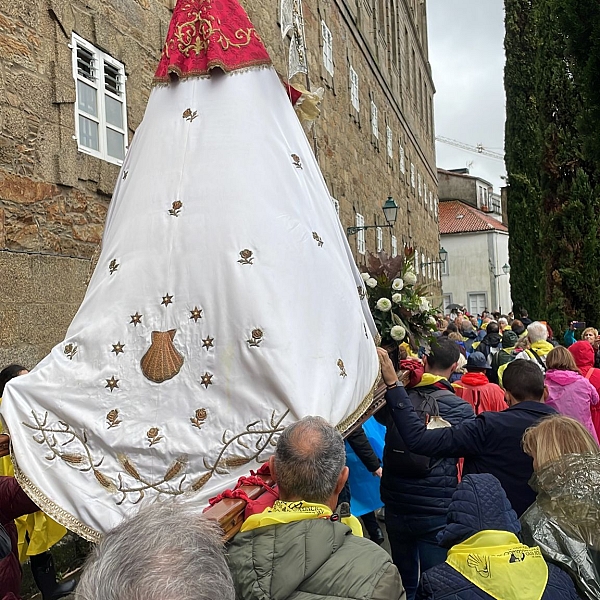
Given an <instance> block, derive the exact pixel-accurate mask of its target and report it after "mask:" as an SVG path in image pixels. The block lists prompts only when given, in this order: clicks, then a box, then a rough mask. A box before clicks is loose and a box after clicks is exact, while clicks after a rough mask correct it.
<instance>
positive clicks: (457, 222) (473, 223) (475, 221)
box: [440, 200, 508, 235]
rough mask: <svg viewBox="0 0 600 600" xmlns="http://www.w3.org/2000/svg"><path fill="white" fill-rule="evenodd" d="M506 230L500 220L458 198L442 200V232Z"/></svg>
mask: <svg viewBox="0 0 600 600" xmlns="http://www.w3.org/2000/svg"><path fill="white" fill-rule="evenodd" d="M493 230H496V231H506V232H508V228H507V227H505V226H504V225H503V224H502V223H501V222H500V221H498V220H496V219H494V218H493V217H490V216H489V215H488V214H486V213H484V212H482V211H480V210H477V209H476V208H473V207H472V206H468V205H467V204H464V203H463V202H458V201H457V200H450V201H449V202H440V233H441V234H442V235H444V234H448V233H469V232H475V231H493Z"/></svg>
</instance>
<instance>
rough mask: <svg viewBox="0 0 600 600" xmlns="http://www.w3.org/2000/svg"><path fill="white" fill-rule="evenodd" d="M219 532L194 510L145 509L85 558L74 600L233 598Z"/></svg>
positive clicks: (183, 507) (160, 506) (183, 506)
mask: <svg viewBox="0 0 600 600" xmlns="http://www.w3.org/2000/svg"><path fill="white" fill-rule="evenodd" d="M222 536H223V532H222V530H221V528H220V527H219V525H218V524H217V523H216V522H213V521H209V520H208V519H206V518H204V517H202V512H201V510H200V509H198V507H195V506H192V505H190V504H176V503H173V502H169V503H163V504H153V505H151V506H149V507H147V508H143V509H142V510H140V512H139V513H138V514H137V515H136V516H134V517H133V518H131V519H129V520H127V521H123V523H121V524H120V525H118V526H117V527H115V528H114V529H113V530H112V531H110V532H109V533H107V534H106V535H105V536H104V538H103V539H102V541H101V542H100V544H99V545H98V546H96V548H95V549H94V551H93V552H92V553H91V555H90V556H89V557H88V560H87V562H86V564H85V567H84V570H83V574H82V576H81V581H80V582H79V585H78V587H77V592H76V596H75V597H76V598H77V600H234V599H235V591H234V588H233V582H232V579H231V573H230V572H229V569H228V567H227V563H226V561H225V557H224V555H223V542H222Z"/></svg>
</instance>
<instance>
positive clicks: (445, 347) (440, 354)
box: [427, 337, 460, 371]
mask: <svg viewBox="0 0 600 600" xmlns="http://www.w3.org/2000/svg"><path fill="white" fill-rule="evenodd" d="M459 357H460V350H459V348H458V344H457V343H456V342H454V341H453V340H449V339H448V338H445V337H440V338H437V339H435V340H434V341H433V342H432V343H431V349H430V350H429V353H428V354H427V364H428V365H429V366H430V367H433V368H434V369H440V370H442V371H445V370H446V369H449V368H450V367H451V366H452V365H453V364H454V363H455V362H458V359H459Z"/></svg>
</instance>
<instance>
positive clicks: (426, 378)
mask: <svg viewBox="0 0 600 600" xmlns="http://www.w3.org/2000/svg"><path fill="white" fill-rule="evenodd" d="M438 381H447V379H446V378H445V377H440V376H439V375H434V374H433V373H423V377H421V381H419V383H417V385H415V387H423V386H425V385H434V384H436V383H437V382H438Z"/></svg>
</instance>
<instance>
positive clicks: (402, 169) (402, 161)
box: [398, 144, 406, 175]
mask: <svg viewBox="0 0 600 600" xmlns="http://www.w3.org/2000/svg"><path fill="white" fill-rule="evenodd" d="M398 154H399V155H400V173H402V174H403V175H404V173H406V163H405V159H404V146H402V144H400V148H399V150H398Z"/></svg>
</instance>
